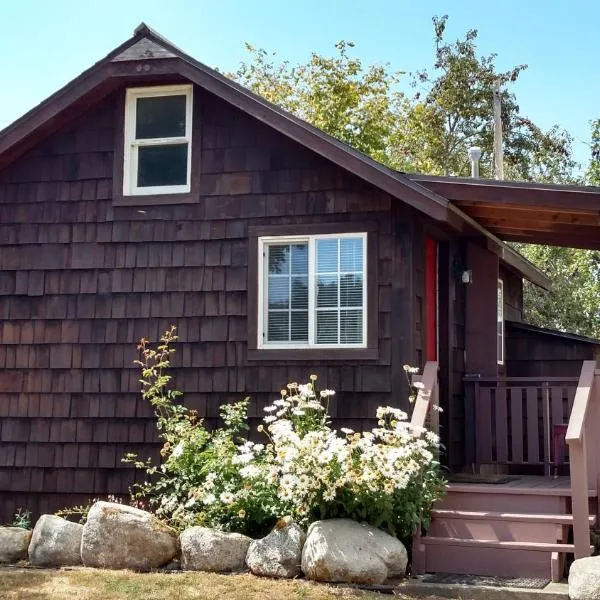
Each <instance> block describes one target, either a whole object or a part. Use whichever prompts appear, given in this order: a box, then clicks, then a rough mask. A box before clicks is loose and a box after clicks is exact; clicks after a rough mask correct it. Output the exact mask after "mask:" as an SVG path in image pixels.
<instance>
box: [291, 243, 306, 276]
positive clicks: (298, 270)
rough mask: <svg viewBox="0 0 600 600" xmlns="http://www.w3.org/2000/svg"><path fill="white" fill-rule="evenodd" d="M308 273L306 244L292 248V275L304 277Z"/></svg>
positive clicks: (295, 245)
mask: <svg viewBox="0 0 600 600" xmlns="http://www.w3.org/2000/svg"><path fill="white" fill-rule="evenodd" d="M307 273H308V244H294V245H293V246H292V274H294V275H306V274H307Z"/></svg>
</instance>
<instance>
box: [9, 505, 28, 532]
mask: <svg viewBox="0 0 600 600" xmlns="http://www.w3.org/2000/svg"><path fill="white" fill-rule="evenodd" d="M11 527H21V529H31V511H30V510H27V509H23V508H18V509H17V512H16V513H15V516H14V519H13V521H12V523H11Z"/></svg>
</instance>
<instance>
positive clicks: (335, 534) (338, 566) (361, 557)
mask: <svg viewBox="0 0 600 600" xmlns="http://www.w3.org/2000/svg"><path fill="white" fill-rule="evenodd" d="M407 563H408V556H407V553H406V548H405V547H404V545H403V544H402V542H400V540H398V539H396V538H395V537H392V536H391V535H388V534H387V533H385V532H383V531H381V530H380V529H376V528H375V527H371V526H370V525H366V524H363V523H357V522H356V521H351V520H350V519H331V520H327V521H315V522H314V523H313V524H312V525H311V526H310V527H309V529H308V534H307V537H306V543H305V544H304V549H303V550H302V571H303V572H304V574H305V575H306V577H307V579H314V580H315V581H332V582H335V581H338V582H339V581H341V582H347V583H371V584H373V583H374V584H381V583H383V582H384V581H385V580H386V579H388V578H389V577H394V576H399V575H404V573H405V572H406V565H407Z"/></svg>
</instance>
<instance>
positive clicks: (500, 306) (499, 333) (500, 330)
mask: <svg viewBox="0 0 600 600" xmlns="http://www.w3.org/2000/svg"><path fill="white" fill-rule="evenodd" d="M498 325H500V327H498ZM498 347H499V348H500V353H499V354H498V356H497V359H498V364H499V365H503V364H504V359H505V357H504V281H502V279H498V288H497V292H496V353H498Z"/></svg>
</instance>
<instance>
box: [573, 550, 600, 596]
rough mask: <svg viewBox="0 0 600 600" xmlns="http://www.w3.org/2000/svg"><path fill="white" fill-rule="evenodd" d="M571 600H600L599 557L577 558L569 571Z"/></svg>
mask: <svg viewBox="0 0 600 600" xmlns="http://www.w3.org/2000/svg"><path fill="white" fill-rule="evenodd" d="M569 598H571V600H600V556H590V557H588V558H579V559H577V560H576V561H574V562H573V564H572V565H571V568H570V569H569Z"/></svg>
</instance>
